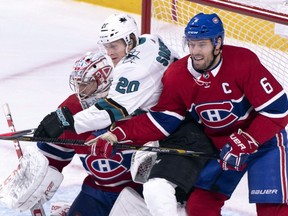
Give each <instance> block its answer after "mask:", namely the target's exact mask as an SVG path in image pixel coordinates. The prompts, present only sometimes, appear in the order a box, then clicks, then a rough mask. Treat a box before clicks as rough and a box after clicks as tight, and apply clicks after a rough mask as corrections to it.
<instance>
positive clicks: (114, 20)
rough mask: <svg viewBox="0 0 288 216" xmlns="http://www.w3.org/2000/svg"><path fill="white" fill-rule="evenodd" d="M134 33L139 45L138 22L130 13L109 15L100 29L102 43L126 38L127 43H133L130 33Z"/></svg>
mask: <svg viewBox="0 0 288 216" xmlns="http://www.w3.org/2000/svg"><path fill="white" fill-rule="evenodd" d="M131 33H133V34H134V35H135V38H136V45H138V38H139V32H138V27H137V24H136V22H135V20H134V18H133V17H131V16H130V15H128V14H124V13H122V14H112V15H111V16H109V17H108V18H107V19H106V20H105V22H104V24H103V25H102V27H101V30H100V34H99V37H100V43H102V44H105V43H111V42H113V41H116V40H119V39H124V41H125V43H126V44H127V45H130V44H131V43H132V41H131V38H130V34H131Z"/></svg>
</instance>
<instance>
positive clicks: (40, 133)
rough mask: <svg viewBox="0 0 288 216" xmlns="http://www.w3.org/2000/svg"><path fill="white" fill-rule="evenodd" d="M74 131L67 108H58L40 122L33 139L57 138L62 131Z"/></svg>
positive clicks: (71, 118) (71, 117)
mask: <svg viewBox="0 0 288 216" xmlns="http://www.w3.org/2000/svg"><path fill="white" fill-rule="evenodd" d="M67 129H68V130H74V119H73V115H72V113H71V111H70V110H69V109H68V107H61V108H58V109H57V110H56V111H55V112H51V113H50V114H48V115H47V116H45V118H44V119H43V120H42V121H41V122H40V125H39V126H38V128H37V129H36V131H35V133H34V137H48V138H56V137H59V136H60V135H61V134H62V133H63V132H64V130H67Z"/></svg>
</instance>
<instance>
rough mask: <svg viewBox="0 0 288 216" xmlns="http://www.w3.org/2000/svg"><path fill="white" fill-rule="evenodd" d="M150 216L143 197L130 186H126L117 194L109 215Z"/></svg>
mask: <svg viewBox="0 0 288 216" xmlns="http://www.w3.org/2000/svg"><path fill="white" fill-rule="evenodd" d="M131 215H133V216H151V214H150V212H149V210H148V208H147V206H146V204H145V202H144V199H143V198H142V197H141V196H140V195H139V194H138V193H137V192H136V191H135V190H133V189H132V188H130V187H126V188H124V189H123V190H122V191H121V193H120V194H119V196H118V198H117V200H116V202H115V203H114V205H113V208H112V209H111V211H110V214H109V216H131Z"/></svg>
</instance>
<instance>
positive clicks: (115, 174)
mask: <svg viewBox="0 0 288 216" xmlns="http://www.w3.org/2000/svg"><path fill="white" fill-rule="evenodd" d="M104 53H105V52H104V50H102V52H101V49H99V50H98V51H96V52H95V53H88V54H87V55H85V56H83V57H82V58H80V59H79V60H78V61H76V62H75V65H74V70H73V72H72V73H71V75H70V86H71V87H72V89H73V90H74V91H75V94H72V95H70V96H69V97H68V98H67V99H66V100H65V101H64V102H62V103H61V104H60V106H59V107H68V108H69V109H70V111H71V113H73V114H75V113H78V112H79V111H81V110H84V109H87V108H88V107H90V106H91V105H93V104H95V103H96V102H97V101H98V100H99V99H101V98H104V97H105V96H106V95H107V94H108V91H109V88H110V86H111V82H112V74H113V63H112V60H111V58H110V57H109V56H107V55H104ZM90 135H91V133H83V134H81V135H78V134H76V132H73V131H65V132H64V133H63V134H62V135H61V138H64V139H80V140H81V139H82V140H83V139H84V140H85V139H87V138H88V137H89V136H90ZM37 145H38V148H39V149H40V150H41V152H42V153H43V154H44V155H45V156H46V157H47V158H48V159H49V165H50V166H51V167H54V168H56V169H57V170H58V171H60V172H61V171H62V170H63V168H64V167H65V166H67V165H68V164H69V163H70V162H71V160H72V159H73V157H74V156H75V155H78V156H79V157H80V160H81V161H82V164H83V167H84V168H85V169H86V171H87V173H88V175H87V177H86V178H85V179H84V182H83V185H82V190H81V192H80V193H79V195H78V196H77V197H76V199H75V200H74V202H73V203H72V205H71V207H70V210H69V212H68V215H71V216H72V215H86V216H89V215H91V216H92V215H102V216H104V215H105V216H106V215H109V212H110V210H111V208H112V206H113V204H114V202H115V200H116V199H117V197H118V195H119V193H120V192H121V191H122V189H123V188H125V187H127V186H129V187H132V188H134V189H136V190H138V187H139V186H140V185H139V184H135V183H134V182H133V181H132V178H131V174H130V161H131V157H132V154H133V151H131V150H122V151H120V150H119V151H116V152H115V155H114V156H113V157H112V158H110V159H108V160H106V159H105V158H103V157H99V156H93V155H90V149H89V148H88V147H83V146H73V145H70V146H69V145H68V146H66V145H65V146H63V145H60V146H59V145H56V144H53V143H42V142H40V143H38V144H37Z"/></svg>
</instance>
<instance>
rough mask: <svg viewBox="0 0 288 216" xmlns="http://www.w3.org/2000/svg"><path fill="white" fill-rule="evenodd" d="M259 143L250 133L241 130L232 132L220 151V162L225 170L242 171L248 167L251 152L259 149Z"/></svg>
mask: <svg viewBox="0 0 288 216" xmlns="http://www.w3.org/2000/svg"><path fill="white" fill-rule="evenodd" d="M258 146H259V145H258V143H257V142H256V140H255V139H253V137H251V136H250V135H249V134H248V133H245V132H243V131H241V130H239V131H238V133H232V134H231V135H230V137H229V139H228V143H227V144H226V145H225V146H224V147H223V148H222V150H221V152H220V164H221V166H222V169H223V170H237V171H241V170H243V169H244V168H245V167H246V161H247V158H248V157H249V155H250V154H253V153H255V152H256V151H257V150H258Z"/></svg>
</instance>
